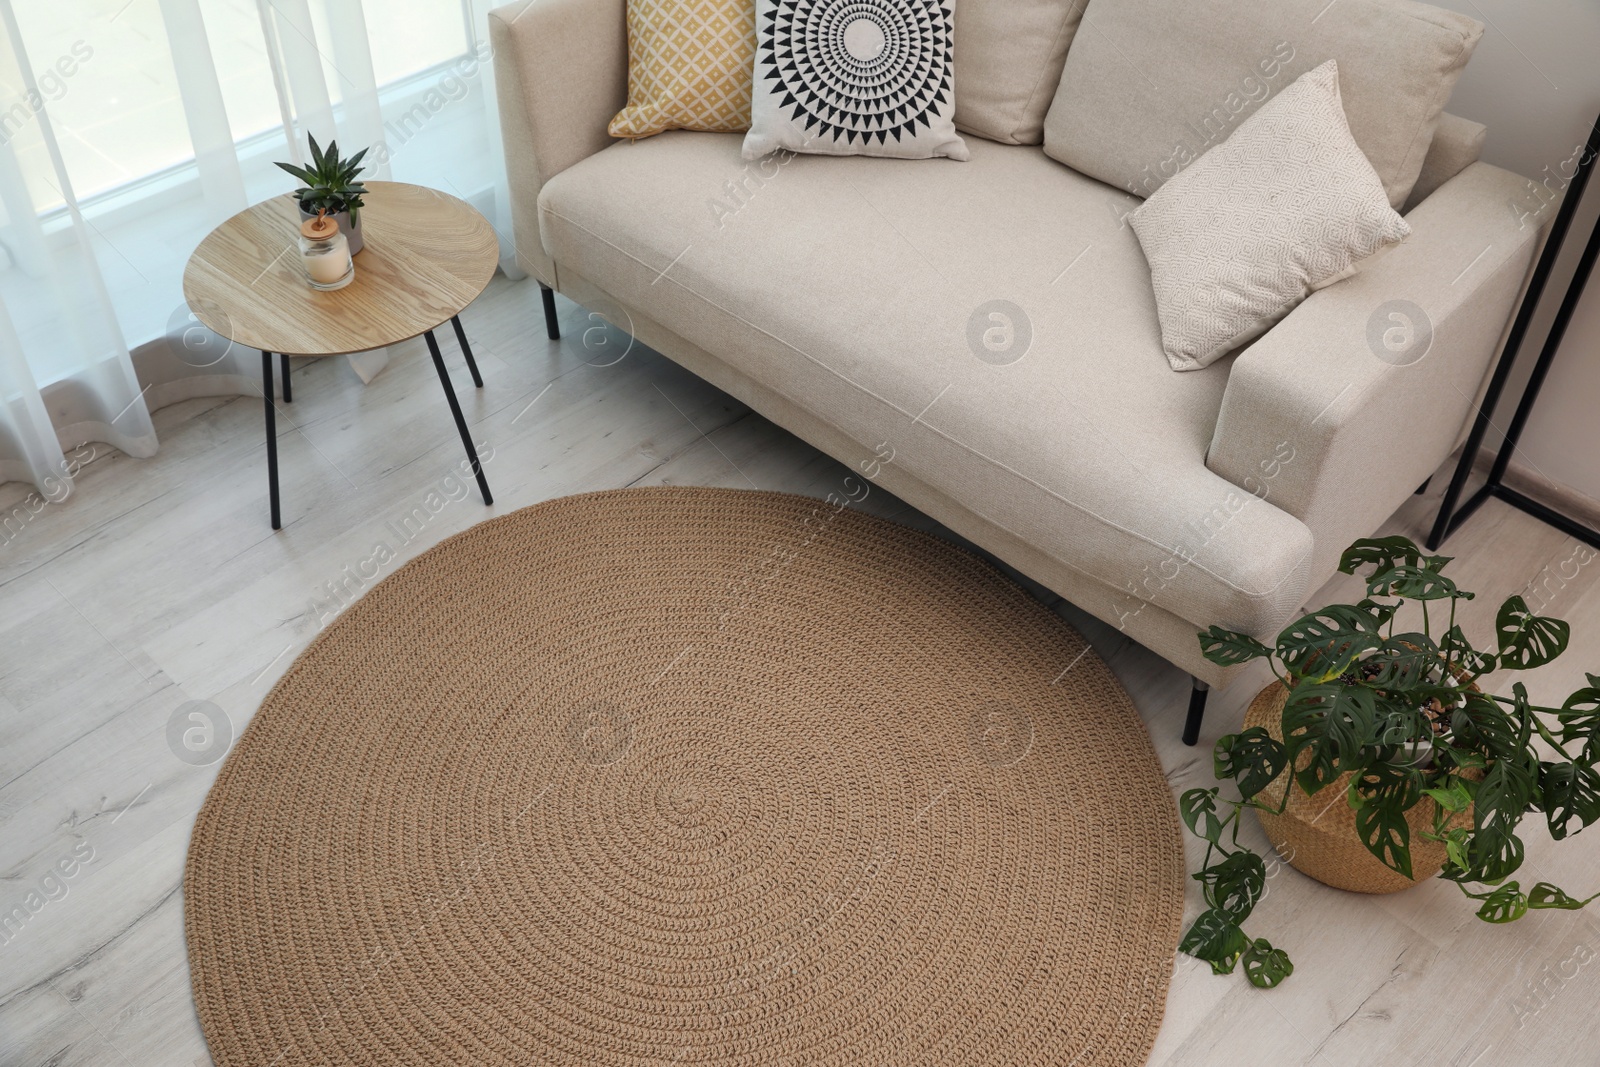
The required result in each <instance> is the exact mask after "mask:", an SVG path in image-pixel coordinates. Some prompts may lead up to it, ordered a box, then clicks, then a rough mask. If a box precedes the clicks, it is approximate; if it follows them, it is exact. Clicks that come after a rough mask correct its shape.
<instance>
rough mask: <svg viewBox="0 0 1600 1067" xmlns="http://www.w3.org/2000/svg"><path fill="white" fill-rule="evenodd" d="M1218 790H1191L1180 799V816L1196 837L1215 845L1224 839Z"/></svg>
mask: <svg viewBox="0 0 1600 1067" xmlns="http://www.w3.org/2000/svg"><path fill="white" fill-rule="evenodd" d="M1219 792H1220V790H1218V789H1215V788H1213V789H1191V790H1189V791H1188V792H1186V793H1184V794H1183V796H1181V797H1179V798H1178V814H1179V815H1181V816H1182V817H1183V824H1184V825H1185V826H1187V827H1188V828H1189V832H1190V833H1191V834H1194V835H1195V836H1196V837H1199V838H1204V839H1205V840H1207V841H1209V842H1211V843H1212V844H1213V845H1214V844H1216V843H1217V841H1218V839H1219V838H1221V837H1222V820H1220V819H1218V818H1217V794H1218V793H1219Z"/></svg>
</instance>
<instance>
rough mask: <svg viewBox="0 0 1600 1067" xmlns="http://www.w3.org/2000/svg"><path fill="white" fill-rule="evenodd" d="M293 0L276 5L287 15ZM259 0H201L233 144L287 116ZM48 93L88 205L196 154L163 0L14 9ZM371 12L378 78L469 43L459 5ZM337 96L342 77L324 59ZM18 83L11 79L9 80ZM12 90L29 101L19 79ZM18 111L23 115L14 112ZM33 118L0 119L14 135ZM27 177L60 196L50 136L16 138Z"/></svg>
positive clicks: (96, 0) (38, 196)
mask: <svg viewBox="0 0 1600 1067" xmlns="http://www.w3.org/2000/svg"><path fill="white" fill-rule="evenodd" d="M290 2H291V0H259V4H271V3H278V4H280V5H282V6H281V8H280V10H285V11H287V10H290V7H289V5H290ZM350 2H352V0H310V4H309V10H310V13H311V18H312V21H313V27H314V29H315V33H314V35H315V36H316V37H317V39H319V40H323V41H326V40H328V39H329V34H328V33H327V32H326V10H327V9H326V5H327V4H329V3H350ZM259 4H258V0H201V3H200V7H201V14H202V17H203V19H204V21H205V29H206V38H207V42H208V44H209V47H210V51H211V55H212V59H213V61H214V62H215V65H216V70H217V78H218V81H219V84H220V86H221V90H222V97H223V105H224V107H225V109H226V110H227V114H228V125H229V128H230V130H231V131H232V133H233V137H234V140H235V141H242V140H244V139H246V138H248V137H251V136H253V135H255V134H259V133H261V132H263V131H266V130H270V129H272V128H274V127H277V126H279V125H280V123H281V118H280V113H279V109H278V95H277V89H276V87H275V86H274V84H273V79H272V68H271V66H270V65H269V63H268V57H267V51H266V49H267V44H266V41H265V36H264V34H263V31H262V18H261V10H260V6H259ZM14 9H15V11H16V17H17V21H18V23H19V25H20V28H21V30H22V38H23V42H24V44H25V46H26V48H27V52H28V60H29V63H30V65H31V66H32V67H33V70H34V72H35V78H36V79H37V82H38V86H39V96H40V97H42V98H43V100H44V102H45V104H46V106H47V107H48V109H49V116H50V123H51V129H52V130H53V131H54V133H55V135H56V139H57V141H58V143H59V144H60V146H61V154H62V158H63V160H64V161H65V163H66V167H67V174H68V176H69V177H70V179H71V181H72V187H73V191H74V193H75V194H76V195H77V196H78V198H79V199H80V200H85V199H89V198H92V197H94V196H95V195H96V194H100V193H105V192H108V191H110V190H113V189H115V188H117V187H118V186H121V185H125V184H127V183H129V182H132V181H137V180H139V179H141V178H145V177H148V176H149V175H152V174H156V173H159V172H161V171H164V170H167V169H169V168H171V167H174V166H178V165H181V164H183V163H185V162H187V161H189V160H191V159H193V158H194V152H193V148H192V146H191V143H190V138H189V129H188V125H187V122H186V120H185V118H184V109H183V103H182V100H181V98H180V96H179V92H178V80H177V74H176V71H175V70H174V66H173V64H174V62H175V61H176V62H182V61H183V58H184V57H182V56H177V57H174V56H173V55H172V52H171V48H170V47H169V45H168V38H167V33H166V27H165V25H164V24H163V21H162V11H161V5H160V3H159V0H50V2H49V3H43V2H28V3H18V4H14ZM365 15H366V24H367V32H368V38H369V43H370V48H371V53H372V64H373V71H374V74H375V75H376V79H377V83H378V85H379V86H380V87H381V86H384V85H388V84H392V83H393V82H396V81H398V80H401V79H403V78H405V77H407V76H409V75H412V74H415V73H416V72H418V71H421V70H426V69H428V68H429V67H432V66H435V65H437V64H439V63H442V62H445V61H447V60H450V59H452V58H454V57H456V56H460V55H463V54H464V53H465V52H466V51H467V48H468V43H469V42H468V37H467V15H466V11H465V8H464V4H463V2H462V0H384V2H383V3H382V4H372V3H369V4H366V5H365ZM323 67H324V75H325V78H326V80H327V83H328V91H329V93H330V95H332V97H333V102H334V103H335V104H337V102H338V86H339V83H340V79H339V77H338V75H337V72H336V71H335V69H334V67H333V64H332V60H331V59H330V58H329V57H328V56H327V55H325V54H324V55H323ZM8 80H9V79H8ZM6 89H7V90H8V91H7V92H6V96H7V97H8V98H9V99H11V100H13V101H23V103H22V104H20V105H19V106H22V107H24V108H26V107H27V104H26V93H25V91H24V89H23V87H22V86H21V85H20V84H18V85H12V86H7V87H6ZM11 110H12V112H16V107H13V108H12V109H11ZM31 117H32V116H31V114H29V115H26V116H25V115H23V114H21V113H20V112H17V113H16V114H15V115H10V114H0V135H3V136H5V137H6V138H7V139H8V140H9V139H10V138H11V136H12V135H13V133H14V132H15V129H14V127H18V126H20V125H21V124H22V123H24V122H25V121H26V120H29V119H31ZM16 148H17V151H18V156H19V162H20V164H21V166H22V169H23V173H24V176H25V178H26V180H27V182H28V184H29V187H30V189H31V190H32V191H33V193H34V203H35V205H36V206H37V207H38V208H39V209H40V210H49V209H50V208H53V207H58V206H60V205H61V203H63V200H62V197H61V195H60V192H59V190H58V189H56V184H57V183H56V178H55V175H54V173H53V170H52V168H51V166H50V161H49V157H48V155H47V153H46V151H45V148H44V144H43V142H42V140H41V139H39V138H37V137H34V138H29V139H27V140H26V141H18V142H17V143H16Z"/></svg>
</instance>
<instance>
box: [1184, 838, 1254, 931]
mask: <svg viewBox="0 0 1600 1067" xmlns="http://www.w3.org/2000/svg"><path fill="white" fill-rule="evenodd" d="M1192 877H1193V878H1194V880H1195V881H1197V882H1199V883H1200V885H1201V887H1202V892H1203V894H1204V896H1205V898H1206V903H1207V904H1209V905H1211V907H1212V909H1213V910H1215V911H1217V912H1220V913H1221V914H1223V915H1225V916H1227V917H1228V920H1229V921H1230V922H1234V923H1242V922H1244V921H1245V920H1246V919H1248V918H1249V917H1250V912H1251V911H1252V910H1254V909H1255V906H1256V901H1258V900H1260V899H1261V893H1262V891H1263V890H1265V889H1266V887H1267V865H1266V864H1265V863H1263V862H1262V860H1261V857H1260V856H1258V855H1256V854H1255V853H1254V852H1234V853H1232V854H1230V855H1228V856H1226V857H1224V858H1223V859H1222V860H1221V861H1220V862H1218V863H1213V864H1212V865H1211V866H1209V867H1206V868H1205V869H1203V870H1200V871H1197V872H1195V874H1194V875H1192Z"/></svg>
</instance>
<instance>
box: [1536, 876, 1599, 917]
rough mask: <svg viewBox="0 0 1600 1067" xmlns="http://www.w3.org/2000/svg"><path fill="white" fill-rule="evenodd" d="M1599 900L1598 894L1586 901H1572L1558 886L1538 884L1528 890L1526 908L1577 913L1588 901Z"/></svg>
mask: <svg viewBox="0 0 1600 1067" xmlns="http://www.w3.org/2000/svg"><path fill="white" fill-rule="evenodd" d="M1597 898H1600V893H1596V894H1595V895H1594V896H1592V897H1589V898H1588V900H1574V899H1572V898H1571V897H1569V896H1567V894H1566V893H1565V892H1564V891H1563V890H1562V889H1561V887H1559V886H1554V885H1551V884H1550V883H1549V882H1540V883H1538V884H1537V885H1535V886H1534V887H1533V888H1532V889H1530V890H1528V907H1530V908H1559V909H1560V910H1562V911H1577V910H1578V909H1580V908H1582V907H1583V906H1585V905H1586V904H1588V903H1589V901H1590V900H1595V899H1597Z"/></svg>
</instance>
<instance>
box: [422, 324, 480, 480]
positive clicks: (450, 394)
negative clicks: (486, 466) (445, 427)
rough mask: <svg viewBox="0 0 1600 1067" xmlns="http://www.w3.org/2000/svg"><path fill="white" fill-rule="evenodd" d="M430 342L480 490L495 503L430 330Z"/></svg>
mask: <svg viewBox="0 0 1600 1067" xmlns="http://www.w3.org/2000/svg"><path fill="white" fill-rule="evenodd" d="M422 336H423V337H424V338H426V339H427V342H428V354H429V355H431V356H433V369H434V370H436V371H438V372H439V384H441V385H443V386H444V398H445V399H446V400H448V401H449V402H450V414H451V415H452V416H454V417H455V420H456V429H457V430H459V431H460V433H461V444H462V447H464V448H465V449H466V450H467V459H468V460H470V461H471V463H472V473H473V475H474V476H475V477H476V478H477V479H478V490H479V492H481V493H482V494H483V502H484V504H486V505H487V504H493V503H494V497H493V496H492V495H491V494H490V493H489V482H488V479H486V478H484V476H483V464H482V463H480V462H478V450H477V449H476V448H474V447H473V446H472V435H471V434H470V433H468V432H467V420H466V419H464V418H463V417H462V416H461V403H460V401H458V400H456V389H455V386H453V385H451V384H450V372H449V371H447V370H445V368H444V356H442V355H441V354H440V353H439V341H438V339H437V338H436V337H434V336H433V331H432V330H429V331H428V332H427V333H424V334H423V335H422Z"/></svg>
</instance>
